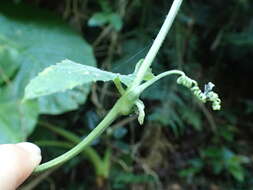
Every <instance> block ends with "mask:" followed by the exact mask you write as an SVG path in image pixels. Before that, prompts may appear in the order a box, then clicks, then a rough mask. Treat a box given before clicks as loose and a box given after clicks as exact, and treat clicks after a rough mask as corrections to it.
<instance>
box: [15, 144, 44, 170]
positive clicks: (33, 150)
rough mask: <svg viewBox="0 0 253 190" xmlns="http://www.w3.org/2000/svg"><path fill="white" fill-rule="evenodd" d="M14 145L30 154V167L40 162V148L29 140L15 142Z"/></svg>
mask: <svg viewBox="0 0 253 190" xmlns="http://www.w3.org/2000/svg"><path fill="white" fill-rule="evenodd" d="M16 146H18V147H20V148H22V149H23V150H24V151H26V152H27V153H29V154H30V156H29V158H30V160H31V165H32V167H36V166H37V165H39V163H40V162H41V159H42V158H41V150H40V148H39V147H38V146H37V145H35V144H33V143H29V142H22V143H18V144H16Z"/></svg>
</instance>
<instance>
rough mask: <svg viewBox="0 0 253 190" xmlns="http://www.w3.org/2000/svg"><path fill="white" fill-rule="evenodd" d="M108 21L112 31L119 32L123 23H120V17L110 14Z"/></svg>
mask: <svg viewBox="0 0 253 190" xmlns="http://www.w3.org/2000/svg"><path fill="white" fill-rule="evenodd" d="M109 21H110V24H111V25H112V26H113V27H114V29H115V30H116V31H120V30H121V28H122V26H123V22H122V19H121V17H120V15H118V14H116V13H111V14H110V18H109Z"/></svg>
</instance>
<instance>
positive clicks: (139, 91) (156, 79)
mask: <svg viewBox="0 0 253 190" xmlns="http://www.w3.org/2000/svg"><path fill="white" fill-rule="evenodd" d="M169 75H181V76H185V73H184V72H183V71H180V70H170V71H166V72H163V73H161V74H159V75H157V76H155V77H154V78H153V79H150V80H148V81H147V82H145V83H143V84H141V85H139V86H138V89H137V91H138V93H140V94H141V93H142V92H143V91H144V90H145V89H146V88H148V87H149V86H150V85H152V84H154V83H155V82H156V81H158V80H160V79H161V78H163V77H166V76H169Z"/></svg>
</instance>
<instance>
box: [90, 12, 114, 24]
mask: <svg viewBox="0 0 253 190" xmlns="http://www.w3.org/2000/svg"><path fill="white" fill-rule="evenodd" d="M109 20H110V14H108V13H105V12H99V13H95V14H94V15H92V17H91V18H90V19H89V21H88V26H91V27H96V26H103V25H105V24H107V23H108V22H109Z"/></svg>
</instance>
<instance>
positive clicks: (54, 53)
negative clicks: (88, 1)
mask: <svg viewBox="0 0 253 190" xmlns="http://www.w3.org/2000/svg"><path fill="white" fill-rule="evenodd" d="M0 12H1V13H0V23H1V27H0V36H1V39H2V38H3V39H5V42H6V43H8V44H12V46H15V47H17V48H18V50H19V53H20V56H18V57H17V60H16V61H15V62H16V65H20V69H19V72H18V73H17V75H16V77H15V78H14V79H13V81H12V85H10V86H8V89H7V90H5V94H6V96H5V97H7V96H9V97H10V98H9V101H12V99H21V98H22V97H23V95H24V88H25V86H26V85H27V84H28V82H29V81H30V80H31V79H32V78H34V77H35V76H36V75H37V74H38V73H39V72H40V71H42V70H43V69H44V68H46V67H48V66H50V65H52V64H55V63H57V62H59V61H61V60H63V59H66V58H68V59H71V60H74V61H77V62H80V63H83V64H86V65H91V66H95V59H94V56H93V53H92V49H91V47H90V46H89V45H88V44H87V43H86V42H85V41H84V40H83V39H82V37H81V36H80V35H79V34H78V33H76V32H75V31H73V30H71V29H70V28H69V27H68V26H67V25H66V24H65V23H64V22H62V20H61V19H59V18H58V17H57V16H55V15H53V14H51V13H49V12H47V11H43V10H41V9H38V8H36V7H31V6H28V5H25V4H24V3H19V4H18V5H15V4H12V3H4V2H1V3H0ZM16 68H17V67H16ZM88 93H89V85H88V84H87V85H85V86H82V87H79V88H78V89H75V90H72V91H68V92H65V93H59V94H57V95H53V96H50V97H43V98H40V99H39V100H38V103H39V110H40V113H46V114H59V113H63V112H66V111H70V110H73V109H76V108H77V107H78V105H79V104H82V103H83V102H84V101H85V100H86V97H87V95H88Z"/></svg>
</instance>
